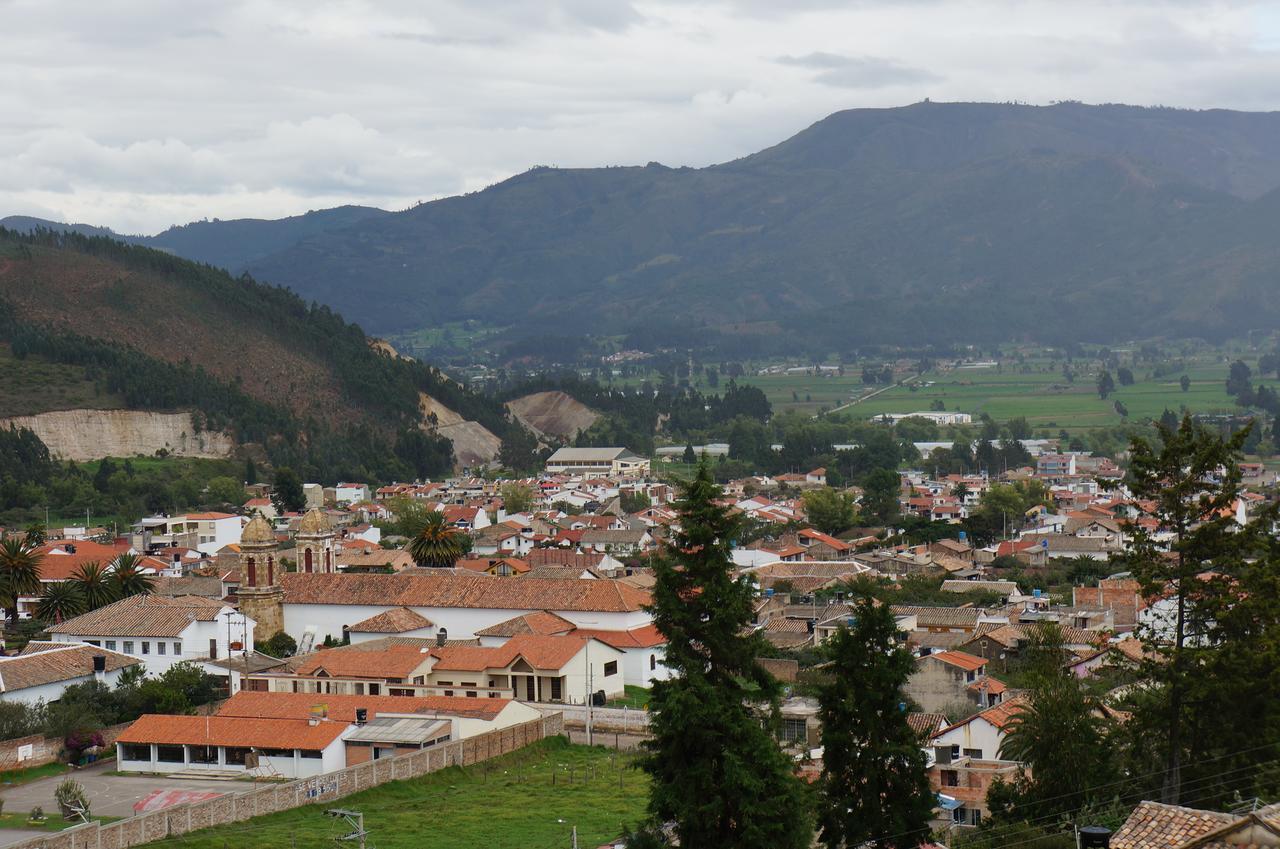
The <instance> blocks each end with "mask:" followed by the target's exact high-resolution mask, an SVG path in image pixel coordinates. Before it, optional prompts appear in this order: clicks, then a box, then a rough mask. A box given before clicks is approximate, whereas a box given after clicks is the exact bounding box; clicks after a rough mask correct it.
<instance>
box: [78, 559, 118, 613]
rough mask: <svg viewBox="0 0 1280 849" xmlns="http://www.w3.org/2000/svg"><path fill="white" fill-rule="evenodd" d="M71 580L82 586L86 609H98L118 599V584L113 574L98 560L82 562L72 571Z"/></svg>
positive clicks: (81, 591) (81, 590)
mask: <svg viewBox="0 0 1280 849" xmlns="http://www.w3.org/2000/svg"><path fill="white" fill-rule="evenodd" d="M71 580H72V582H73V583H75V584H76V586H78V587H79V588H80V593H81V595H83V596H84V605H85V609H86V610H97V609H98V608H99V607H104V606H105V605H108V604H110V603H111V602H113V601H115V600H116V586H115V583H114V582H113V581H112V580H111V574H110V573H109V572H108V571H107V570H106V568H105V567H103V565H102V564H101V563H99V562H98V561H96V560H90V561H89V562H88V563H81V564H80V566H79V568H78V569H76V571H75V572H74V573H72V575H71Z"/></svg>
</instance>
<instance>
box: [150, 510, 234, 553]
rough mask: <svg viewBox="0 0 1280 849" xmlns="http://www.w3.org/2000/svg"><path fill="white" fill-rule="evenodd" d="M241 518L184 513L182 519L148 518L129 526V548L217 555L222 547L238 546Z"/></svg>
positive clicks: (229, 514)
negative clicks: (177, 550)
mask: <svg viewBox="0 0 1280 849" xmlns="http://www.w3.org/2000/svg"><path fill="white" fill-rule="evenodd" d="M243 521H244V520H243V517H241V516H237V515H235V514H233V513H187V514H186V515H184V516H152V517H150V518H147V519H142V520H141V521H139V522H136V523H135V524H134V525H133V547H134V548H136V549H137V550H139V551H150V550H151V549H153V548H170V547H174V546H176V547H179V548H194V549H196V550H197V551H200V552H202V553H204V554H217V553H218V551H219V550H220V549H221V548H223V547H224V546H228V545H234V544H236V543H238V542H240V529H241V528H242V527H243Z"/></svg>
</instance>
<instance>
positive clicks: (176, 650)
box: [173, 643, 182, 656]
mask: <svg viewBox="0 0 1280 849" xmlns="http://www.w3.org/2000/svg"><path fill="white" fill-rule="evenodd" d="M173 653H174V655H178V656H180V655H181V654H182V643H174V644H173Z"/></svg>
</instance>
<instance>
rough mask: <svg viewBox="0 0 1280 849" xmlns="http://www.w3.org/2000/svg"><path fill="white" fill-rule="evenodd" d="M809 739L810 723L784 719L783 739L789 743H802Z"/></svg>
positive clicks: (795, 719)
mask: <svg viewBox="0 0 1280 849" xmlns="http://www.w3.org/2000/svg"><path fill="white" fill-rule="evenodd" d="M808 737H809V728H808V723H806V722H805V720H804V719H797V718H795V717H783V719H782V739H783V740H784V741H785V742H788V743H795V742H802V741H804V740H807V739H808Z"/></svg>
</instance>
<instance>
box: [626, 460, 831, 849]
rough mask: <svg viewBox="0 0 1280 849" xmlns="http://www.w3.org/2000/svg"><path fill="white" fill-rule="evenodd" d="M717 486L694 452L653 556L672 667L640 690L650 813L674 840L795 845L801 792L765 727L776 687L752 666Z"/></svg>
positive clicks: (760, 848)
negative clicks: (665, 542)
mask: <svg viewBox="0 0 1280 849" xmlns="http://www.w3.org/2000/svg"><path fill="white" fill-rule="evenodd" d="M720 495H721V490H720V488H719V487H718V486H716V485H715V482H714V481H713V480H712V476H711V469H710V467H709V465H708V464H707V462H706V460H705V459H704V460H703V461H702V462H701V463H700V464H699V465H698V470H697V473H696V474H695V476H694V478H693V480H692V481H690V482H689V483H688V484H686V485H685V486H684V487H683V492H682V497H681V500H680V502H679V503H678V508H679V511H680V516H679V528H680V530H679V531H678V532H677V533H675V534H673V536H672V541H671V543H670V546H669V548H668V550H667V556H665V557H663V558H659V559H658V560H656V561H655V564H654V573H655V577H656V579H657V582H656V584H655V586H654V591H653V606H652V608H651V610H652V613H653V617H654V624H655V625H656V626H657V628H658V630H659V631H661V632H662V633H663V634H664V635H665V636H666V638H667V649H666V660H665V662H666V664H667V666H668V667H670V668H671V670H672V671H673V672H674V673H675V675H674V677H672V678H670V679H668V680H666V681H656V682H654V685H653V692H652V693H651V694H650V699H649V716H650V722H649V726H650V731H651V733H652V737H651V739H650V740H648V741H646V742H645V744H644V745H645V749H646V754H645V756H644V758H643V760H642V766H643V768H644V770H645V771H646V772H648V773H649V775H650V776H651V777H652V784H651V786H650V798H649V812H650V815H651V817H652V818H653V820H654V821H655V822H657V823H666V822H673V823H674V825H675V832H676V834H677V836H678V837H679V839H680V845H681V846H689V847H712V846H714V847H716V848H717V849H802V847H808V846H809V845H810V843H811V840H812V836H813V832H812V829H811V826H810V823H809V821H808V816H807V808H806V800H805V796H804V790H803V788H802V786H801V785H800V783H799V780H798V779H797V778H796V777H795V775H794V773H793V769H792V764H791V761H790V759H789V758H788V757H787V756H786V755H785V754H783V752H782V750H781V748H779V746H778V744H777V741H776V739H775V738H774V736H773V734H772V733H770V729H771V727H776V725H777V722H778V712H777V708H778V699H779V688H780V685H779V684H778V682H777V681H776V680H775V679H774V678H773V677H772V676H771V675H769V674H768V673H767V672H765V671H764V670H763V669H762V668H761V667H760V666H759V665H758V664H757V663H756V658H757V656H758V655H759V653H760V651H761V649H762V648H763V645H762V643H763V638H762V637H760V636H759V634H755V633H747V632H748V631H749V628H748V625H749V623H750V621H751V611H752V599H753V592H752V589H751V585H750V584H749V583H748V582H747V581H746V579H734V578H733V577H732V562H731V561H730V559H729V541H730V539H732V537H733V536H734V532H735V530H736V523H735V521H734V520H733V519H732V518H731V517H730V515H729V513H728V510H727V509H726V508H724V507H722V506H720V505H719V504H718V503H717V502H716V499H718V498H719V497H720Z"/></svg>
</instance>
